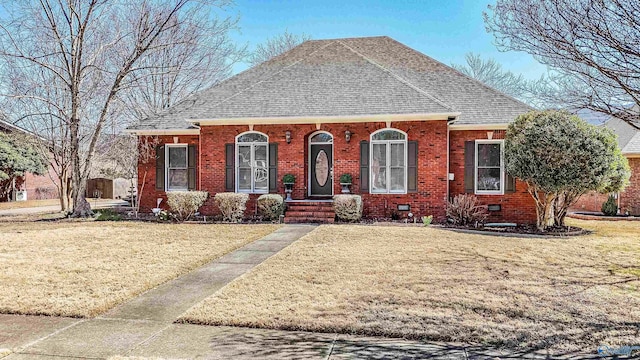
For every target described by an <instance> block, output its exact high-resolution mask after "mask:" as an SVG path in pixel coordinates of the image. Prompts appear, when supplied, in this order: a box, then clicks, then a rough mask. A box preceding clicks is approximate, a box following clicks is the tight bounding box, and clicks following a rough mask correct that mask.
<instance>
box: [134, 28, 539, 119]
mask: <svg viewBox="0 0 640 360" xmlns="http://www.w3.org/2000/svg"><path fill="white" fill-rule="evenodd" d="M529 110H531V108H530V107H529V106H527V105H525V104H524V103H521V102H519V101H517V100H515V99H513V98H511V97H509V96H507V95H504V94H502V93H500V92H498V91H496V90H494V89H492V88H489V87H488V86H486V85H483V84H481V83H480V82H478V81H476V80H473V79H471V78H469V77H467V76H466V75H463V74H462V73H460V72H458V71H456V70H455V69H453V68H451V67H449V66H446V65H444V64H442V63H440V62H438V61H435V60H434V59H432V58H430V57H428V56H426V55H424V54H422V53H419V52H417V51H415V50H413V49H411V48H409V47H407V46H405V45H403V44H401V43H399V42H397V41H395V40H393V39H391V38H389V37H370V38H348V39H332V40H311V41H306V42H304V43H302V44H301V45H299V46H297V47H295V48H293V49H292V50H290V51H288V52H286V53H284V54H282V55H280V56H277V57H275V58H273V59H271V60H269V61H267V62H265V63H262V64H260V65H258V66H255V67H253V68H251V69H249V70H247V71H244V72H242V73H240V74H238V75H235V76H233V77H231V78H230V79H228V80H226V81H224V82H222V83H220V84H218V85H216V86H213V87H211V88H209V89H207V90H204V91H202V92H200V93H198V94H196V95H194V96H192V97H191V98H189V99H187V100H185V101H182V102H181V103H179V104H177V105H175V106H173V107H172V108H170V109H168V110H167V111H165V112H163V113H161V114H160V115H158V116H154V117H150V118H147V119H145V120H144V121H142V122H141V123H139V124H137V125H134V126H132V127H130V129H132V130H146V129H189V128H195V127H194V126H193V125H192V124H191V123H190V122H188V121H187V120H204V119H207V120H212V119H229V118H265V117H292V118H294V117H314V116H315V117H322V116H356V115H391V114H428V113H439V114H440V113H454V112H460V113H461V115H460V116H459V118H458V120H457V122H456V123H457V124H504V123H508V122H510V121H512V120H513V119H514V118H515V117H516V116H517V115H519V114H521V113H524V112H527V111H529Z"/></svg>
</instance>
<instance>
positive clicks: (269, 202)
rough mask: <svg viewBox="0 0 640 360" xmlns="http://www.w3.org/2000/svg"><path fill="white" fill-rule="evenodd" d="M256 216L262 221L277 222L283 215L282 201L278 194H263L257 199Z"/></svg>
mask: <svg viewBox="0 0 640 360" xmlns="http://www.w3.org/2000/svg"><path fill="white" fill-rule="evenodd" d="M258 214H259V215H260V216H262V219H264V220H277V219H279V218H280V215H282V214H284V199H283V198H282V196H281V195H278V194H264V195H260V197H259V198H258Z"/></svg>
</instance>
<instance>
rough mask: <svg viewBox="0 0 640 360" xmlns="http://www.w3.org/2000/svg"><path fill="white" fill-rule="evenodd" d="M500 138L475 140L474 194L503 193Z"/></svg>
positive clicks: (502, 164)
mask: <svg viewBox="0 0 640 360" xmlns="http://www.w3.org/2000/svg"><path fill="white" fill-rule="evenodd" d="M502 144H503V141H502V140H476V161H475V164H476V167H475V192H476V194H504V159H503V152H502Z"/></svg>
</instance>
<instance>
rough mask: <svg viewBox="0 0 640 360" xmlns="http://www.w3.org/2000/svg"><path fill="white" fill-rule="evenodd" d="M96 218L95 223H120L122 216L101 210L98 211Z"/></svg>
mask: <svg viewBox="0 0 640 360" xmlns="http://www.w3.org/2000/svg"><path fill="white" fill-rule="evenodd" d="M97 214H98V215H97V216H96V221H120V220H122V215H120V214H118V213H117V212H115V211H113V210H111V209H103V210H98V211H97Z"/></svg>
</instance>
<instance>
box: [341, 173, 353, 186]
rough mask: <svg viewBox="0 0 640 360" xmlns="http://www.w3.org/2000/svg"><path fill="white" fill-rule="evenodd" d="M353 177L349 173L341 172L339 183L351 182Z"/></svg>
mask: <svg viewBox="0 0 640 360" xmlns="http://www.w3.org/2000/svg"><path fill="white" fill-rule="evenodd" d="M352 180H353V177H352V176H351V174H342V175H340V184H351V181H352Z"/></svg>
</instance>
